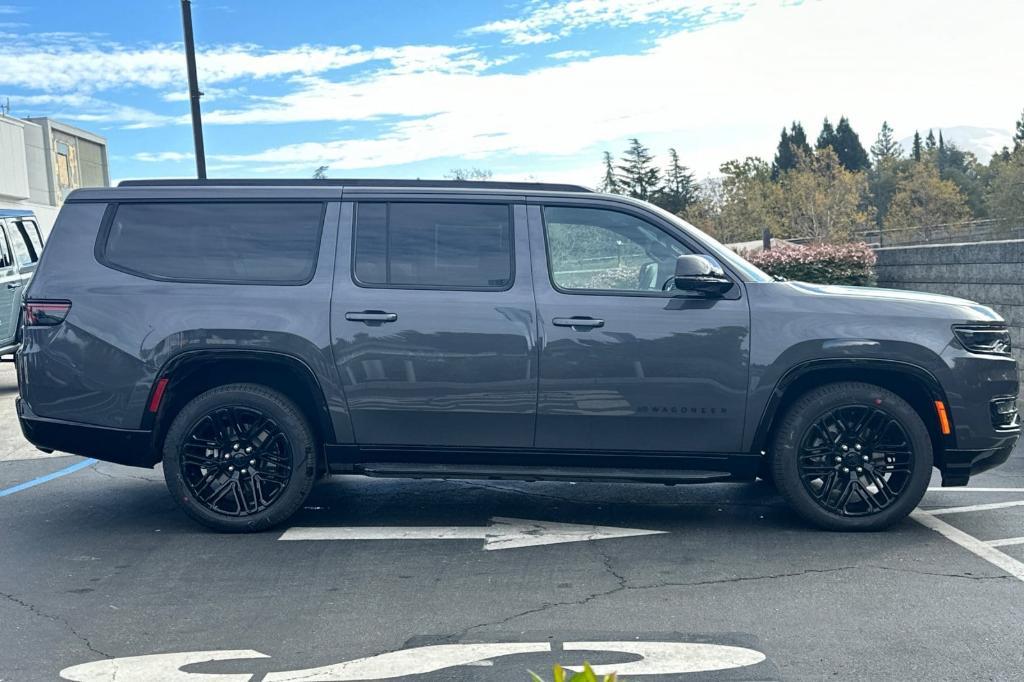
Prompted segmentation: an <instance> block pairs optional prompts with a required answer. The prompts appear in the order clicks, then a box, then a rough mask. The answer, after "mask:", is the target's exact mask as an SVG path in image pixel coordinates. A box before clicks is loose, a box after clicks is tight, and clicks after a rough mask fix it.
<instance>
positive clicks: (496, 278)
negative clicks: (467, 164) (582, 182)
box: [355, 203, 512, 289]
mask: <svg viewBox="0 0 1024 682" xmlns="http://www.w3.org/2000/svg"><path fill="white" fill-rule="evenodd" d="M355 277H356V280H357V281H359V282H360V283H362V284H370V285H380V286H397V287H401V286H410V287H436V288H456V289H458V288H464V289H505V288H507V287H508V286H509V285H510V284H511V282H512V225H511V220H510V218H509V207H508V206H507V205H505V204H425V203H390V204H386V203H361V204H359V206H358V208H357V213H356V237H355Z"/></svg>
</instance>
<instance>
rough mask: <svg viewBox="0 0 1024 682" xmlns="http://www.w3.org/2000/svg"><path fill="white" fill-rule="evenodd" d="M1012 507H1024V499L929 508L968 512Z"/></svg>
mask: <svg viewBox="0 0 1024 682" xmlns="http://www.w3.org/2000/svg"><path fill="white" fill-rule="evenodd" d="M1010 507H1024V500H1013V501H1012V502H992V503H990V504H972V505H968V506H966V507H945V508H943V509H929V510H928V513H929V514H964V513H966V512H976V511H989V510H991V509H1009V508H1010Z"/></svg>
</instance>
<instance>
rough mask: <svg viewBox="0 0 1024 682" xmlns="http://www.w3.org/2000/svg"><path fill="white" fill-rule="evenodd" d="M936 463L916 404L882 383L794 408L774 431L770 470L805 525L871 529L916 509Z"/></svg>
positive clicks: (815, 397)
mask: <svg viewBox="0 0 1024 682" xmlns="http://www.w3.org/2000/svg"><path fill="white" fill-rule="evenodd" d="M886 420H889V421H886ZM858 427H859V428H858ZM823 453H824V454H823ZM932 461H933V450H932V441H931V437H930V436H929V434H928V429H927V427H925V425H924V422H923V421H922V420H921V417H920V416H919V415H918V414H917V412H916V411H915V410H914V408H913V407H911V406H910V405H909V404H908V403H907V402H906V401H905V400H903V399H902V398H900V397H899V396H898V395H896V394H895V393H893V392H892V391H888V390H886V389H884V388H881V387H879V386H874V385H872V384H865V383H858V382H842V383H834V384H827V385H825V386H821V387H818V388H815V389H812V390H811V391H808V392H807V393H806V394H805V395H803V396H801V397H800V398H799V399H797V401H796V402H795V403H793V405H792V406H790V408H789V409H788V410H787V411H786V414H785V416H784V417H783V419H782V422H781V423H780V425H779V428H778V430H777V431H776V434H775V449H774V452H773V464H772V468H773V473H774V479H775V484H776V486H777V488H778V490H779V492H780V493H781V494H782V496H783V497H784V498H785V499H786V500H787V501H788V502H789V503H790V504H791V505H792V506H793V508H794V509H795V510H796V511H797V513H798V514H800V516H802V517H803V518H805V519H806V520H808V521H810V522H811V523H813V524H815V525H817V526H819V527H821V528H824V529H827V530H837V531H872V530H882V529H884V528H887V527H889V526H891V525H892V524H894V523H896V522H898V521H900V520H901V519H903V518H904V517H906V516H907V515H908V514H910V512H911V511H913V510H914V508H915V507H917V505H918V503H919V502H920V501H921V498H922V497H924V494H925V491H926V490H927V488H928V481H929V480H930V479H931V469H932ZM857 472H862V473H857ZM837 487H838V488H837ZM848 489H849V491H850V492H849V493H847V490H848ZM844 495H845V496H846V497H845V498H844V497H843V496H844ZM855 496H856V498H855ZM844 499H845V502H844Z"/></svg>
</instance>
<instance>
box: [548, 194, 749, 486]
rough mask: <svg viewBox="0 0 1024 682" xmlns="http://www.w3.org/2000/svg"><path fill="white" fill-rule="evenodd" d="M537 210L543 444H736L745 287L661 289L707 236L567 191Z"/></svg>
mask: <svg viewBox="0 0 1024 682" xmlns="http://www.w3.org/2000/svg"><path fill="white" fill-rule="evenodd" d="M529 211H530V213H529V215H530V228H531V245H532V248H533V254H534V258H533V262H534V283H535V288H536V292H537V306H538V317H539V320H540V326H541V353H540V391H539V399H538V414H537V439H536V446H537V447H538V448H544V449H558V450H577V451H582V453H587V452H592V451H596V450H604V451H633V452H641V451H642V452H664V453H732V452H738V451H739V449H740V445H741V436H742V431H743V420H744V411H745V407H746V386H747V372H748V363H749V354H750V340H749V335H750V315H749V311H748V308H747V301H746V299H745V297H744V296H743V291H742V286H741V285H740V284H738V283H737V284H736V285H735V286H734V287H733V291H732V292H731V293H730V294H728V295H727V296H725V297H723V298H716V299H702V298H693V297H689V296H686V295H682V294H681V292H674V291H663V287H664V286H665V284H666V282H671V281H672V280H671V278H672V276H673V274H674V272H675V261H676V258H677V256H679V255H681V254H686V253H699V252H700V250H699V245H698V244H696V243H695V242H693V241H692V240H687V239H686V238H685V235H683V234H681V233H680V232H679V231H678V230H676V229H674V228H672V227H671V226H670V225H667V224H664V223H662V222H661V220H660V218H659V217H658V216H656V215H653V214H649V213H648V212H646V211H642V210H640V209H638V208H636V207H631V206H628V205H624V204H613V203H610V202H603V203H598V202H590V203H587V202H579V201H571V200H565V201H561V202H555V203H540V202H538V203H537V204H536V205H531V206H530V207H529ZM706 466H712V465H710V464H706Z"/></svg>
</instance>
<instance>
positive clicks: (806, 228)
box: [779, 129, 871, 241]
mask: <svg viewBox="0 0 1024 682" xmlns="http://www.w3.org/2000/svg"><path fill="white" fill-rule="evenodd" d="M837 132H838V129H837ZM780 185H781V190H782V191H781V193H780V196H781V202H780V204H779V219H780V222H781V223H782V232H781V233H780V236H785V237H805V238H810V239H812V240H815V241H849V240H850V239H851V238H852V237H853V236H854V235H855V234H858V233H859V232H862V231H863V230H864V229H866V228H867V227H868V224H869V222H870V221H871V214H870V208H868V209H865V207H864V206H863V202H862V200H861V199H862V197H863V196H865V195H866V194H867V180H866V178H865V176H864V174H863V173H854V172H851V171H850V170H848V169H847V168H846V167H845V166H844V165H843V164H842V163H841V162H840V160H839V156H838V154H836V152H834V151H833V150H832V149H830V148H826V149H820V150H818V152H817V153H812V154H800V156H799V158H798V159H797V167H796V168H795V169H794V170H792V171H790V172H789V173H787V174H786V175H785V176H784V177H783V178H782V179H781V181H780Z"/></svg>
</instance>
